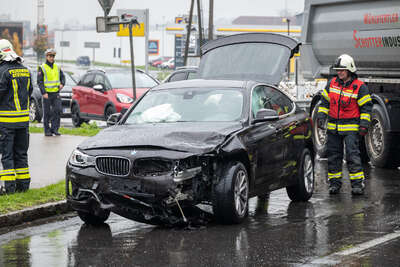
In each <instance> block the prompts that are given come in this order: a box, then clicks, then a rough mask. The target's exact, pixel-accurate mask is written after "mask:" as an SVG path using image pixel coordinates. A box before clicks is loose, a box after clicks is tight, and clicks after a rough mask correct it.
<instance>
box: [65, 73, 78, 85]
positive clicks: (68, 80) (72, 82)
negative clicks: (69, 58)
mask: <svg viewBox="0 0 400 267" xmlns="http://www.w3.org/2000/svg"><path fill="white" fill-rule="evenodd" d="M64 74H65V72H64ZM64 76H65V84H66V85H69V86H75V85H76V82H75V80H74V79H73V78H72V77H71V76H70V75H69V74H65V75H64Z"/></svg>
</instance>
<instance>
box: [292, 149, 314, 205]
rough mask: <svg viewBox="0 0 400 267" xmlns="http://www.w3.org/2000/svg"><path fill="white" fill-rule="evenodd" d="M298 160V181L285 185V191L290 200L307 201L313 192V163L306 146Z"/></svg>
mask: <svg viewBox="0 0 400 267" xmlns="http://www.w3.org/2000/svg"><path fill="white" fill-rule="evenodd" d="M299 162H300V164H299V167H298V168H299V169H298V176H297V182H298V183H297V184H295V185H291V186H287V187H286V192H287V194H288V196H289V198H290V199H291V200H292V201H307V200H309V199H310V198H311V197H312V194H313V192H314V163H313V159H312V156H311V153H310V151H309V150H308V149H307V148H305V149H304V150H303V153H302V154H301V158H300V161H299Z"/></svg>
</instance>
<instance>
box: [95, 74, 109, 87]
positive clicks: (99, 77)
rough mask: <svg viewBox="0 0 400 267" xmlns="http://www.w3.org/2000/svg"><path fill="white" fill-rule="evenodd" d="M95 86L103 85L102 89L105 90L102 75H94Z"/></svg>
mask: <svg viewBox="0 0 400 267" xmlns="http://www.w3.org/2000/svg"><path fill="white" fill-rule="evenodd" d="M96 84H101V85H103V87H104V88H107V86H106V82H105V77H104V75H102V74H96V76H95V78H94V81H93V86H94V85H96Z"/></svg>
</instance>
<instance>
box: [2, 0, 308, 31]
mask: <svg viewBox="0 0 400 267" xmlns="http://www.w3.org/2000/svg"><path fill="white" fill-rule="evenodd" d="M190 2H191V1H190V0H140V1H139V0H115V2H114V5H113V7H112V9H111V12H110V15H116V12H117V9H146V8H148V9H149V12H150V24H151V25H154V24H163V23H168V22H172V21H173V20H174V18H175V16H178V15H182V14H188V13H189V8H190ZM44 3H45V12H44V13H45V24H50V25H49V26H50V27H51V26H56V27H62V26H63V25H64V23H69V24H71V23H73V24H76V23H77V22H79V24H84V25H89V24H92V25H94V24H95V17H96V16H103V15H104V13H103V10H102V8H101V6H100V4H99V2H98V0H44ZM202 3H203V12H204V15H205V16H206V14H208V5H209V0H202ZM0 7H1V8H0V15H2V14H7V13H10V14H11V19H12V20H30V21H31V23H32V25H36V23H37V0H0ZM285 8H287V10H288V11H289V13H290V14H297V13H300V12H302V11H303V9H304V0H245V1H244V0H242V1H239V0H214V18H215V20H217V19H222V18H226V19H233V18H236V17H238V16H278V15H281V14H282V12H283V10H285ZM195 12H196V10H195ZM195 14H196V13H195ZM206 17H208V16H206ZM54 24H59V25H54ZM52 28H53V27H52Z"/></svg>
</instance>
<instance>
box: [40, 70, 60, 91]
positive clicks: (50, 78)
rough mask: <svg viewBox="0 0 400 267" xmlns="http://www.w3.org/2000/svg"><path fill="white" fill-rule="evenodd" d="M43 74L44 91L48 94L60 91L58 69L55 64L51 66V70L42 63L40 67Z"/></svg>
mask: <svg viewBox="0 0 400 267" xmlns="http://www.w3.org/2000/svg"><path fill="white" fill-rule="evenodd" d="M40 67H41V69H42V72H43V79H44V89H45V90H46V92H48V93H56V92H58V90H60V84H61V83H60V69H59V68H58V66H57V64H55V63H54V64H53V68H51V67H50V66H49V65H47V64H46V63H43V64H42V65H41V66H40Z"/></svg>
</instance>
